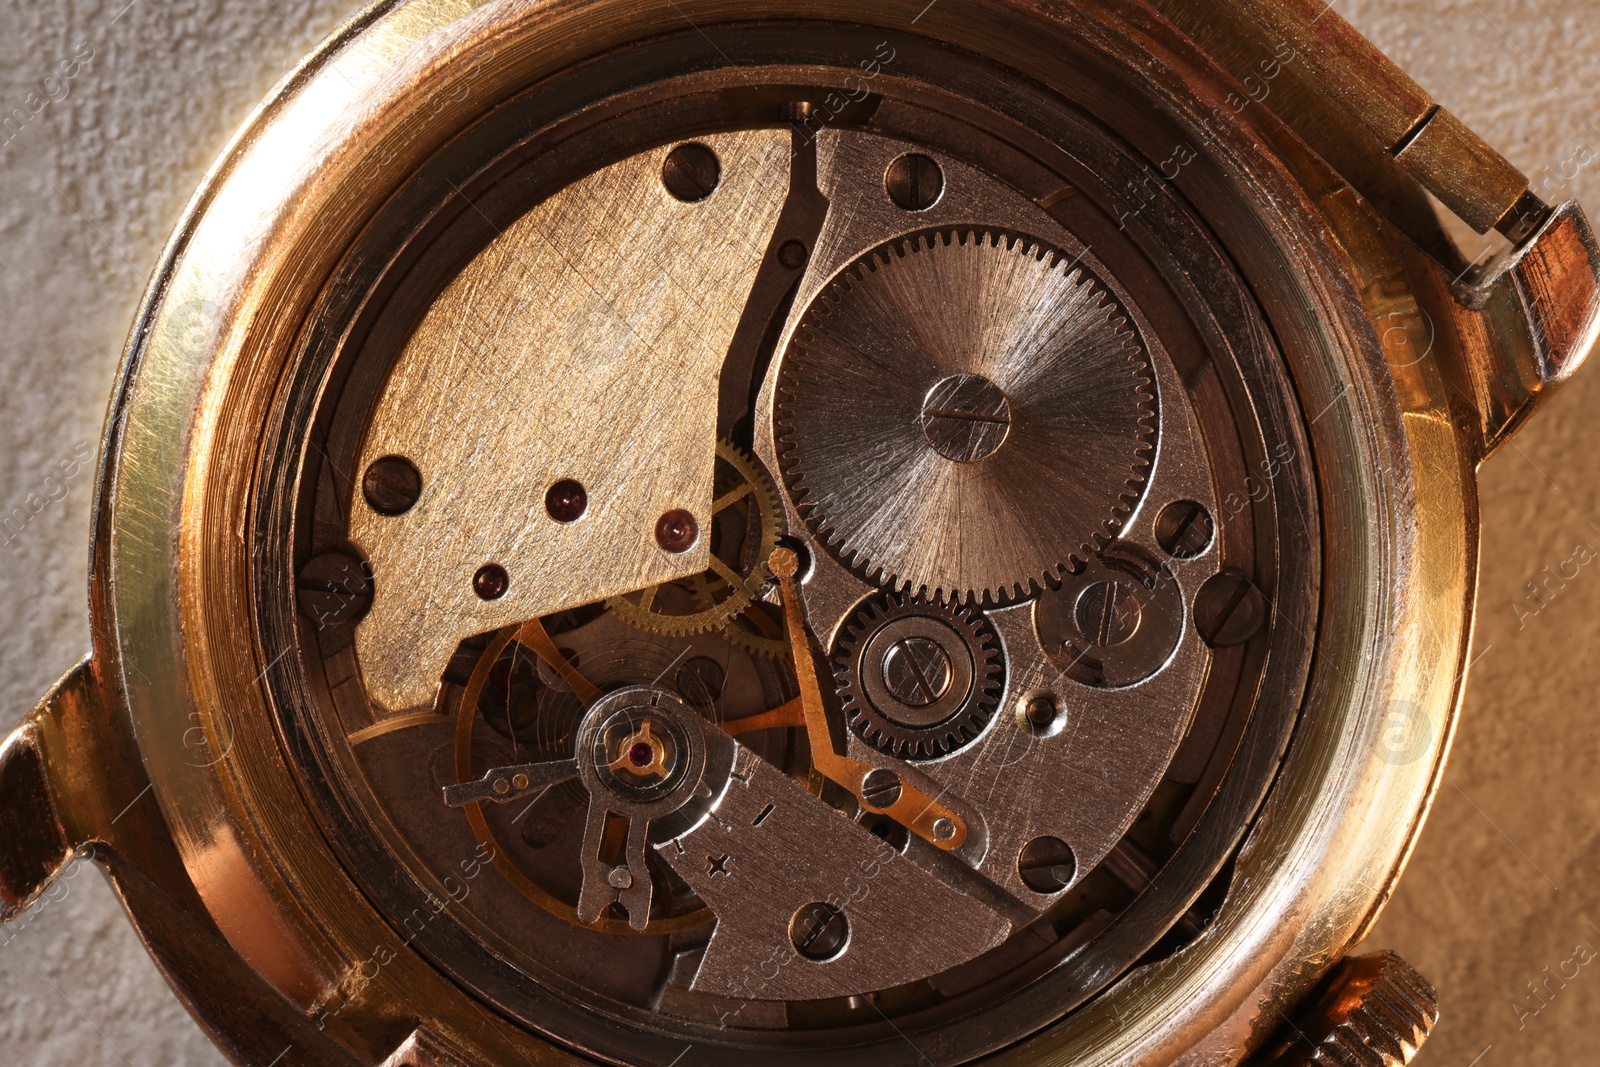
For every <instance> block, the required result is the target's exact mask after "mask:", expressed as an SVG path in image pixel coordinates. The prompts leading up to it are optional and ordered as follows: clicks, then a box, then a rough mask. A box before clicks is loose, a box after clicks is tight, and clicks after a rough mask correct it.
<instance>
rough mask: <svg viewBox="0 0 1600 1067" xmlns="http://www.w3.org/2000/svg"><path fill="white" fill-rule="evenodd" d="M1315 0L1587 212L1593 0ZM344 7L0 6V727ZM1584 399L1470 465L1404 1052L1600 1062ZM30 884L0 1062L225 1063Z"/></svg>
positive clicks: (1393, 918) (1489, 1061)
mask: <svg viewBox="0 0 1600 1067" xmlns="http://www.w3.org/2000/svg"><path fill="white" fill-rule="evenodd" d="M1337 6H1338V10H1339V11H1340V12H1341V13H1343V14H1344V15H1345V16H1346V17H1348V18H1350V19H1351V20H1352V21H1354V22H1355V23H1356V25H1357V26H1359V27H1360V28H1361V29H1363V30H1364V31H1365V32H1367V33H1368V34H1369V35H1371V36H1372V37H1373V38H1374V39H1375V40H1377V42H1378V43H1379V44H1380V45H1382V46H1383V47H1384V48H1386V49H1388V50H1389V52H1390V53H1391V54H1392V55H1393V56H1394V57H1395V58H1396V59H1397V60H1399V61H1400V62H1401V63H1402V64H1403V65H1404V66H1405V67H1406V68H1407V69H1408V70H1410V71H1411V72H1412V73H1413V74H1414V75H1416V76H1417V78H1418V80H1420V81H1421V82H1422V83H1423V84H1424V85H1426V86H1427V87H1428V88H1429V89H1431V90H1432V91H1433V92H1434V93H1435V94H1436V95H1437V96H1438V97H1439V98H1440V99H1441V100H1443V101H1445V102H1446V103H1447V104H1448V105H1449V106H1450V107H1451V108H1452V109H1453V110H1455V111H1456V112H1457V113H1458V114H1460V115H1461V116H1462V117H1464V118H1465V119H1466V120H1467V121H1468V122H1469V123H1471V124H1472V125H1473V126H1475V127H1476V128H1477V129H1478V130H1479V131H1480V132H1482V133H1483V134H1485V135H1486V136H1487V137H1488V138H1489V140H1491V141H1492V142H1494V143H1495V144H1497V145H1498V146H1500V147H1501V148H1502V149H1504V150H1506V151H1507V152H1508V154H1509V155H1510V156H1511V157H1512V158H1513V159H1514V160H1515V161H1516V162H1517V163H1518V164H1519V165H1521V166H1522V167H1523V168H1524V169H1525V170H1526V171H1527V172H1528V173H1529V174H1531V175H1533V176H1534V178H1535V181H1536V182H1537V183H1539V184H1540V185H1541V186H1542V187H1543V188H1544V189H1545V190H1546V193H1547V197H1549V198H1559V197H1561V196H1564V195H1567V194H1571V195H1576V196H1578V197H1580V198H1582V199H1584V200H1585V201H1586V202H1587V203H1589V204H1591V205H1596V206H1600V126H1597V125H1596V120H1597V118H1600V111H1597V108H1596V105H1597V103H1600V0H1387V2H1383V0H1339V3H1338V5H1337ZM357 7H358V5H357V4H356V3H353V2H351V0H134V3H132V4H131V5H130V4H128V3H127V0H51V2H39V0H0V115H3V114H6V113H9V112H10V111H11V110H12V109H13V108H16V107H22V106H24V101H25V99H26V98H27V96H28V94H29V93H30V92H33V91H36V89H37V88H38V86H39V84H40V82H41V81H42V79H43V78H44V77H45V76H46V75H47V74H48V73H50V72H51V70H52V69H54V68H55V67H56V65H57V64H58V62H59V61H60V60H62V59H64V58H67V57H68V56H69V55H71V54H72V53H73V51H74V50H75V49H77V47H78V46H79V45H80V43H87V44H88V45H89V46H90V47H91V48H92V49H93V52H94V58H93V59H92V60H90V61H89V62H88V64H87V65H86V66H85V67H84V69H83V70H82V71H80V72H79V73H78V76H77V77H76V78H75V79H74V80H73V81H72V82H71V84H70V86H69V87H68V88H67V92H66V95H65V97H64V98H61V99H58V100H56V101H52V102H50V103H49V104H48V105H47V106H45V107H44V108H43V109H42V110H41V112H40V113H39V114H38V115H37V116H36V117H34V118H33V119H32V120H31V121H30V122H29V123H28V124H27V125H26V126H25V127H24V128H23V129H22V130H21V132H20V133H18V134H17V135H16V136H15V137H13V138H12V139H11V140H10V141H9V142H8V143H5V144H4V145H3V146H0V322H3V327H4V328H3V334H0V337H3V342H0V383H3V385H0V512H3V513H9V512H10V511H11V510H12V509H13V508H15V507H18V506H22V505H23V504H24V502H25V501H26V500H27V499H28V497H29V495H30V494H36V495H37V496H38V497H39V498H41V499H43V500H47V501H48V504H47V505H46V506H44V507H42V509H41V510H40V511H39V513H38V514H37V515H36V516H34V517H33V518H32V520H31V522H30V523H29V524H28V525H27V527H26V528H25V529H23V530H22V531H21V532H20V533H18V534H17V535H16V536H15V537H11V538H9V539H7V537H6V535H5V534H3V533H0V603H4V605H5V609H6V610H5V615H4V617H3V618H0V709H4V710H3V711H0V727H4V726H7V725H9V724H10V723H11V722H14V721H15V719H16V718H17V717H18V716H20V715H21V714H22V713H23V711H25V710H26V708H27V707H29V706H30V705H31V704H32V702H33V700H34V699H35V698H36V697H37V695H38V694H39V693H40V692H41V691H42V690H43V689H44V688H45V687H46V686H48V685H49V684H50V682H51V681H53V680H54V679H55V678H56V676H57V675H58V674H59V673H60V672H61V671H62V670H63V669H64V668H65V667H66V666H67V665H68V664H69V663H70V662H71V661H72V660H73V659H74V658H75V657H76V656H78V655H79V654H80V653H81V652H82V651H83V650H84V649H86V647H87V641H88V629H87V622H86V620H85V618H84V616H83V611H82V603H83V600H84V583H85V580H86V578H85V575H86V567H87V547H86V546H87V540H88V529H89V504H90V492H91V480H92V474H91V472H90V471H89V470H86V469H85V470H79V471H77V472H76V473H74V474H73V475H71V476H70V477H67V478H65V479H62V478H60V476H59V473H58V474H57V475H56V476H52V473H51V472H52V470H54V471H57V472H59V471H60V470H62V469H63V468H62V467H61V464H63V463H64V462H65V463H66V469H68V470H70V469H71V468H72V466H73V463H72V461H73V460H74V459H75V458H77V457H78V456H80V455H82V454H83V453H82V452H81V451H80V449H84V448H87V449H89V450H90V451H91V452H92V450H93V448H94V446H95V444H96V442H97V441H98V436H99V433H100V428H101V422H102V420H103V418H104V414H105V404H106V399H107V397H108V396H109V394H110V390H111V386H112V376H113V373H114V370H115V365H116V359H117V354H118V351H119V350H120V348H121V345H122V342H123V334H124V331H125V330H126V328H127V326H128V323H129V322H130V321H131V320H132V316H133V313H134V309H135V306H136V303H137V301H138V298H139V295H140V292H141V290H142V288H143V285H144V283H145V280H146V277H147V276H148V273H149V271H150V269H151V268H152V266H153V265H154V263H155V262H156V259H157V257H158V255H159V251H160V247H161V244H162V242H163V241H164V239H165V237H166V234H167V232H168V230H169V229H170V227H171V226H172V224H173V222H174V221H175V220H176V218H177V216H178V214H179V212H180V211H181V210H182V207H183V205H184V202H185V201H186V199H187V198H188V196H189V194H190V193H191V191H192V190H193V189H194V188H195V186H196V185H197V184H198V183H199V181H200V179H201V177H202V175H203V173H204V171H205V169H206V167H207V166H208V165H209V164H210V162H211V160H212V158H213V157H214V156H215V154H216V153H217V151H218V150H219V149H220V147H221V146H222V144H223V142H224V140H225V138H226V137H227V136H228V134H229V133H230V132H231V131H232V130H233V129H235V128H237V126H238V125H239V124H240V123H241V122H242V121H243V120H244V119H245V117H246V116H247V115H248V114H249V112H250V110H251V109H252V108H253V107H254V106H255V104H256V103H257V101H258V100H259V99H260V98H261V97H262V96H263V95H264V94H265V93H266V92H267V90H268V89H270V88H271V86H272V85H273V83H274V82H276V81H277V80H278V78H279V77H281V76H282V75H283V74H284V73H285V72H286V71H287V70H289V69H290V67H291V66H292V65H293V64H294V63H295V62H296V61H297V60H298V59H299V58H300V56H301V55H303V54H304V53H305V52H306V51H307V50H308V49H309V48H310V47H311V45H312V44H313V43H314V42H315V41H316V40H317V39H319V38H320V37H321V36H322V35H323V34H325V33H327V32H328V31H329V30H330V29H332V28H333V27H334V26H335V25H337V23H338V22H339V21H340V20H341V19H343V18H345V17H347V16H349V15H350V14H353V13H354V12H355V10H356V9H357ZM81 54H82V53H81V52H80V55H81ZM51 92H52V93H53V94H54V95H55V96H57V97H61V96H62V93H61V87H60V86H53V87H52V89H51ZM0 140H3V137H0ZM1591 157H1592V158H1591ZM1579 164H1584V165H1582V166H1580V165H1579ZM1597 412H1600V369H1591V372H1590V373H1589V374H1588V375H1587V376H1585V377H1583V378H1581V379H1580V380H1579V382H1578V383H1577V384H1575V385H1574V386H1572V387H1570V388H1569V389H1568V391H1567V392H1566V393H1565V394H1563V395H1562V396H1561V397H1560V398H1559V399H1558V400H1557V401H1556V402H1555V403H1554V404H1553V405H1552V407H1551V408H1550V410H1549V411H1548V413H1547V414H1546V415H1545V416H1544V417H1543V418H1542V419H1541V421H1539V422H1538V423H1537V424H1536V425H1534V426H1533V427H1531V428H1530V429H1529V430H1528V431H1527V432H1526V433H1524V434H1523V435H1522V436H1521V437H1520V438H1519V439H1518V440H1517V441H1516V444H1515V447H1514V448H1512V449H1508V450H1507V451H1506V452H1505V453H1504V454H1503V455H1502V456H1501V457H1500V458H1498V459H1497V460H1495V462H1494V463H1492V464H1491V465H1490V466H1489V467H1488V468H1487V469H1486V470H1485V471H1484V476H1483V480H1484V511H1485V521H1484V538H1483V542H1484V558H1483V583H1482V600H1481V609H1480V614H1479V620H1480V621H1479V628H1478V643H1477V650H1476V655H1478V656H1480V657H1481V659H1480V660H1479V662H1478V664H1477V666H1476V668H1475V669H1474V672H1473V678H1472V683H1473V684H1472V689H1471V692H1470V695H1469V697H1468V700H1467V706H1466V711H1465V715H1464V717H1463V720H1462V726H1461V730H1460V734H1459V737H1458V739H1457V742H1456V751H1455V757H1454V762H1453V763H1452V765H1451V770H1450V773H1449V777H1448V779H1447V781H1446V783H1445V785H1444V788H1443V790H1442V791H1441V794H1440V797H1439V802H1438V805H1437V807H1436V809H1435V811H1434V814H1433V818H1432V821H1431V822H1430V823H1429V825H1428V829H1427V831H1426V833H1425V834H1424V836H1423V839H1422V842H1421V845H1420V847H1419V848H1418V850H1417V854H1416V858H1415V860H1414V861H1413V863H1412V867H1411V871H1410V873H1409V875H1408V877H1407V880H1406V881H1405V882H1404V883H1403V885H1402V888H1401V890H1400V893H1399V895H1398V897H1397V898H1396V900H1395V901H1394V903H1393V905H1392V906H1391V907H1390V909H1389V911H1388V913H1387V914H1386V915H1385V917H1384V919H1383V920H1382V922H1381V923H1380V925H1379V927H1378V929H1377V931H1376V932H1375V933H1374V935H1373V937H1372V939H1371V942H1370V944H1371V945H1373V946H1392V947H1395V948H1397V949H1399V950H1400V951H1401V952H1403V953H1404V954H1405V955H1406V956H1407V957H1408V958H1410V959H1411V960H1412V961H1413V962H1414V963H1416V964H1417V965H1418V966H1419V967H1421V968H1422V970H1423V971H1424V972H1425V973H1426V974H1428V975H1429V976H1430V977H1431V978H1432V979H1433V980H1434V981H1435V982H1436V983H1437V984H1438V985H1439V986H1440V988H1441V990H1442V992H1443V997H1444V1006H1445V1009H1444V1010H1445V1017H1444V1021H1443V1022H1442V1023H1441V1024H1440V1027H1439V1029H1438V1031H1437V1033H1436V1035H1435V1037H1434V1039H1433V1041H1432V1043H1431V1044H1430V1045H1429V1047H1428V1049H1427V1050H1426V1051H1425V1052H1424V1053H1423V1055H1422V1056H1421V1057H1420V1058H1419V1060H1418V1063H1420V1064H1422V1065H1423V1067H1469V1065H1474V1064H1481V1065H1483V1067H1546V1065H1552V1064H1561V1065H1575V1064H1588V1063H1600V925H1597V924H1600V878H1597V877H1596V875H1597V873H1600V872H1597V861H1596V844H1597V823H1600V788H1597V783H1600V727H1597V725H1596V723H1597V718H1600V717H1597V715H1596V703H1597V697H1596V691H1597V688H1600V660H1597V658H1596V657H1595V655H1594V652H1595V649H1596V643H1597V641H1600V560H1597V561H1596V563H1595V564H1591V565H1589V566H1584V567H1582V568H1581V569H1580V570H1579V572H1578V577H1576V578H1574V579H1572V580H1571V581H1569V582H1566V583H1565V584H1564V585H1563V584H1560V583H1556V582H1552V583H1549V585H1548V588H1549V589H1551V590H1554V594H1555V595H1549V594H1545V595H1543V596H1542V603H1541V602H1540V601H1536V600H1532V599H1530V598H1529V596H1528V590H1527V584H1526V583H1529V582H1544V581H1545V568H1546V567H1548V568H1550V570H1551V572H1554V571H1555V570H1557V568H1558V567H1560V566H1561V565H1562V564H1563V563H1564V562H1566V561H1568V560H1570V559H1573V557H1574V555H1575V552H1576V551H1577V550H1578V549H1579V547H1580V546H1583V551H1582V552H1581V553H1579V558H1582V559H1587V558H1589V555H1590V551H1589V550H1591V549H1592V550H1595V551H1600V479H1597V475H1600V458H1597V457H1596V454H1595V453H1596V446H1597V445H1600V417H1597V415H1596V413H1597ZM1572 572H1573V571H1572V565H1568V566H1567V568H1566V573H1567V574H1569V575H1570V574H1572ZM53 896H54V897H55V899H54V900H52V901H51V902H50V903H48V904H47V905H46V906H44V907H42V908H40V909H38V910H37V911H36V912H35V913H33V914H32V915H31V917H30V918H29V919H28V920H26V922H25V923H24V924H22V925H21V926H14V927H12V928H10V929H7V930H4V931H0V1004H3V1009H0V1062H4V1063H6V1064H14V1065H16V1067H59V1065H64V1064H73V1065H81V1067H102V1065H104V1067H118V1065H123V1067H190V1065H200V1064H206V1065H210V1064H220V1063H221V1062H222V1059H221V1057H220V1056H219V1055H218V1054H217V1053H216V1052H215V1051H214V1050H212V1049H211V1047H210V1046H209V1045H208V1044H207V1042H206V1041H205V1039H204V1038H203V1037H201V1036H200V1034H199V1032H198V1031H197V1030H196V1029H195V1027H194V1025H193V1024H192V1023H191V1022H190V1021H189V1019H188V1018H187V1016H186V1015H185V1013H184V1011H183V1009H182V1008H181V1007H180V1006H179V1005H178V1004H177V1003H176V1001H175V1000H174V999H173V997H172V995H171V994H170V993H169V992H167V990H166V987H165V986H164V984H163V983H162V982H161V980H160V978H159V977H158V976H157V974H156V973H155V971H154V969H153V968H152V966H151V965H150V963H149V961H148V960H147V958H146V957H145V956H144V954H143V950H142V949H141V948H140V946H139V945H138V943H137V940H136V939H135V938H134V936H133V934H132V931H131V930H130V929H129V927H128V925H127V923H126V922H125V920H124V919H123V917H122V915H121V912H120V910H119V909H118V906H117V904H116V902H115V900H114V899H113V898H112V896H111V894H110V892H109V891H108V890H107V888H106V887H105V885H104V883H103V881H102V880H101V879H100V878H99V876H98V875H97V874H96V873H94V872H93V871H92V870H88V869H79V870H78V871H76V872H75V876H74V877H71V878H69V879H68V880H66V881H65V882H63V883H62V885H61V887H60V888H59V889H58V890H57V891H56V892H55V894H53ZM1584 960H1588V961H1590V962H1589V963H1588V964H1587V965H1584V964H1582V963H1581V962H1580V961H1584ZM1563 969H1564V973H1565V974H1566V975H1568V976H1573V975H1575V977H1569V978H1568V979H1565V980H1564V979H1562V978H1561V977H1560V974H1561V973H1562V971H1563ZM1535 985H1537V986H1539V987H1540V988H1539V995H1538V996H1536V995H1535V993H1534V991H1533V987H1534V986H1535Z"/></svg>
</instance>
